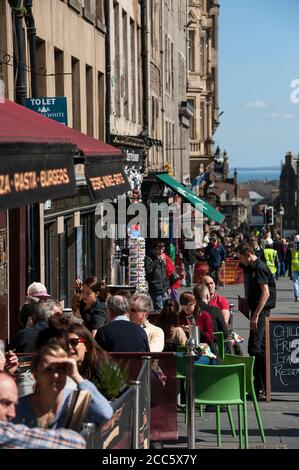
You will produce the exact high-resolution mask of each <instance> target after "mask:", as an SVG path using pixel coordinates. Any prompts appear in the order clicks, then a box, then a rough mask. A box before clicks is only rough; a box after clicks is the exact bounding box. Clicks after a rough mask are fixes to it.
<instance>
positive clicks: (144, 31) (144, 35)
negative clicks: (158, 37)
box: [141, 0, 150, 134]
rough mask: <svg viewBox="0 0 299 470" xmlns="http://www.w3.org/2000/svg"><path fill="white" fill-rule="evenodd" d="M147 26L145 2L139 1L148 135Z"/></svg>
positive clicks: (145, 121)
mask: <svg viewBox="0 0 299 470" xmlns="http://www.w3.org/2000/svg"><path fill="white" fill-rule="evenodd" d="M148 36H149V24H148V6H147V0H142V1H141V62H142V85H143V90H142V92H143V130H144V131H145V132H146V133H147V134H149V114H148V110H149V99H150V87H149V77H148V60H149V51H148V49H149V39H148Z"/></svg>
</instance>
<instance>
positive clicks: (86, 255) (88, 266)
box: [81, 212, 96, 279]
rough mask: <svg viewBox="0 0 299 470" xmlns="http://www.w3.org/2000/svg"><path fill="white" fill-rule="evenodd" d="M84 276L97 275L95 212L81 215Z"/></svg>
mask: <svg viewBox="0 0 299 470" xmlns="http://www.w3.org/2000/svg"><path fill="white" fill-rule="evenodd" d="M81 224H82V232H83V236H82V260H83V278H84V279H86V278H87V277H89V276H94V275H95V239H96V237H95V214H94V212H90V213H88V214H83V215H81Z"/></svg>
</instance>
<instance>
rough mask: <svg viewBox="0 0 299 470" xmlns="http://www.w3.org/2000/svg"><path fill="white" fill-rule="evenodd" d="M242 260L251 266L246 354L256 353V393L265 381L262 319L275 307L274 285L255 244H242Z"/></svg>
mask: <svg viewBox="0 0 299 470" xmlns="http://www.w3.org/2000/svg"><path fill="white" fill-rule="evenodd" d="M239 253H240V255H241V262H242V264H243V265H245V266H246V267H250V271H249V284H248V293H247V301H248V305H249V309H250V312H251V320H250V335H249V340H248V354H249V355H250V356H255V364H254V388H255V392H256V395H257V397H258V396H259V394H260V390H261V387H262V385H265V375H266V372H265V371H266V363H265V359H266V358H265V319H266V317H269V316H270V310H271V308H275V302H276V286H275V281H274V278H273V276H272V274H271V272H270V270H269V268H268V266H267V265H266V264H265V263H264V262H263V261H261V260H260V258H258V257H257V256H256V254H255V248H254V246H252V245H250V244H244V245H241V247H240V249H239Z"/></svg>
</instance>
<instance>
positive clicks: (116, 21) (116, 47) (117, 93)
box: [114, 3, 120, 116]
mask: <svg viewBox="0 0 299 470" xmlns="http://www.w3.org/2000/svg"><path fill="white" fill-rule="evenodd" d="M114 76H115V84H114V112H115V114H116V115H117V116H120V51H119V5H118V3H114Z"/></svg>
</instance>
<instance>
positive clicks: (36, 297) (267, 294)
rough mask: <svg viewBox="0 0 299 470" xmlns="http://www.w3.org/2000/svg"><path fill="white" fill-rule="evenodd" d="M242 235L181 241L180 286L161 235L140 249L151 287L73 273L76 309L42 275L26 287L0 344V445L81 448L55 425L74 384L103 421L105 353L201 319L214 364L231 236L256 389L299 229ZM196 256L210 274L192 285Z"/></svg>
mask: <svg viewBox="0 0 299 470" xmlns="http://www.w3.org/2000/svg"><path fill="white" fill-rule="evenodd" d="M247 242H248V243H244V237H241V236H239V237H237V238H234V239H233V242H231V241H230V237H229V236H223V234H219V233H218V234H213V235H212V236H211V237H209V239H208V237H207V236H206V237H205V245H206V246H203V247H202V249H201V250H197V251H196V250H190V248H189V249H187V248H186V249H185V250H184V253H183V261H184V265H185V269H186V272H188V276H187V288H186V290H185V292H183V293H181V294H180V295H179V294H178V287H179V278H178V277H179V276H178V275H177V273H176V270H175V265H174V263H173V260H172V259H171V257H170V256H168V254H167V253H166V245H165V244H164V242H162V241H161V240H158V241H157V242H156V244H155V247H154V252H153V255H152V256H151V257H147V258H146V275H147V280H148V286H149V294H148V295H147V294H141V293H135V294H131V293H130V291H128V290H120V291H118V292H116V294H114V295H111V294H110V293H108V289H107V286H106V284H105V282H103V281H100V280H98V279H97V278H96V277H94V276H93V277H89V278H87V279H86V280H84V281H83V282H82V281H81V280H79V279H77V280H75V282H74V296H73V300H72V310H71V312H67V311H64V310H63V309H62V308H61V306H60V303H59V302H58V301H56V300H55V299H52V298H51V296H50V294H49V293H48V292H47V289H46V286H44V285H43V284H41V283H40V282H35V283H33V284H32V285H31V286H29V288H28V291H27V296H26V299H25V303H24V306H23V307H22V309H21V311H20V330H19V331H18V333H17V334H16V335H15V336H14V337H13V338H12V340H11V343H10V345H8V347H7V350H6V352H5V353H4V354H3V353H1V352H0V426H1V432H0V447H14V448H15V447H26V448H30V447H32V446H33V443H35V442H37V441H38V442H39V443H37V444H36V445H35V446H36V447H37V448H38V447H42V446H45V447H49V448H59V447H66V448H84V447H85V444H84V441H83V440H82V438H81V437H80V436H79V435H78V434H76V433H74V432H72V431H70V430H65V431H63V430H61V429H59V430H58V428H67V427H68V418H69V417H68V410H69V408H70V404H71V403H72V401H73V400H74V397H75V395H74V394H75V392H77V393H79V392H88V394H89V396H90V403H89V405H88V409H87V420H88V421H90V422H93V423H95V424H101V423H103V422H104V421H106V420H107V419H109V418H110V417H111V416H112V414H113V409H112V406H111V404H110V402H109V396H108V395H107V393H106V390H104V389H101V368H104V365H105V364H114V361H113V360H112V359H111V356H110V353H114V352H144V353H147V352H163V351H177V348H180V347H183V346H184V345H185V343H186V341H187V338H188V336H189V335H190V334H191V333H192V332H193V329H192V327H197V328H198V334H199V345H200V347H199V349H198V357H197V362H198V363H202V364H213V365H215V366H217V364H218V363H219V350H218V347H217V341H216V339H215V336H214V333H216V332H222V333H223V336H224V339H225V340H228V339H229V338H230V336H231V334H232V331H231V321H230V320H231V318H230V316H231V313H230V306H229V302H228V300H227V299H226V298H225V297H223V296H221V295H219V293H218V292H217V289H218V287H219V270H220V268H221V265H222V263H223V262H225V259H226V258H227V257H228V255H230V254H231V253H230V250H231V249H232V248H231V245H233V247H234V248H233V250H234V251H233V253H234V257H235V258H237V257H238V259H239V261H240V266H241V267H242V268H243V270H244V285H245V294H246V299H247V303H248V308H249V310H250V312H251V317H250V336H249V344H248V353H249V354H250V355H252V356H255V358H256V361H255V369H254V377H255V390H256V394H257V396H259V395H260V394H261V393H262V389H263V386H264V383H265V334H264V331H265V318H267V317H268V316H269V315H270V311H271V309H272V308H274V307H275V301H276V287H275V280H274V279H275V278H277V277H279V276H284V275H285V274H286V272H287V270H288V269H289V267H290V268H291V272H289V275H291V276H292V279H293V282H294V298H295V300H296V301H298V299H299V236H297V235H296V236H295V237H294V240H292V241H289V242H287V241H286V240H284V239H280V236H279V234H278V233H272V234H271V233H270V232H266V233H265V234H257V233H253V234H251V235H250V236H249V237H248V240H247ZM236 250H238V252H237V251H236ZM198 257H200V258H201V259H202V258H204V259H205V260H206V261H207V263H208V265H209V275H205V276H203V277H202V279H201V283H200V284H198V285H195V286H194V287H193V290H192V280H193V269H194V264H195V262H196V260H197V259H198ZM153 312H155V313H153ZM152 314H153V316H151V315H152ZM151 318H154V320H152V319H151ZM227 344H232V343H229V342H227ZM229 352H235V351H233V350H231V349H230V350H229ZM22 353H23V354H24V353H26V354H29V353H30V354H34V355H35V356H34V361H33V364H32V369H31V370H26V371H25V372H20V368H19V359H18V354H22ZM237 353H240V354H242V351H241V352H240V351H239V352H237ZM114 365H115V367H119V366H118V365H116V364H114ZM105 394H106V395H107V396H105ZM18 431H19V433H18ZM21 431H22V433H21V434H22V435H23V439H21V438H20V432H21Z"/></svg>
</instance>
